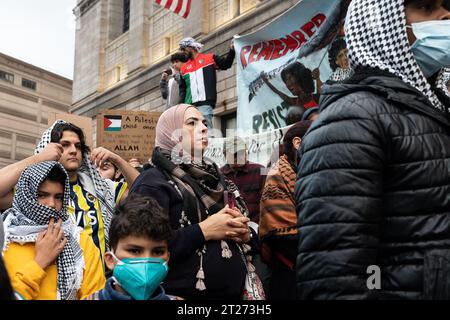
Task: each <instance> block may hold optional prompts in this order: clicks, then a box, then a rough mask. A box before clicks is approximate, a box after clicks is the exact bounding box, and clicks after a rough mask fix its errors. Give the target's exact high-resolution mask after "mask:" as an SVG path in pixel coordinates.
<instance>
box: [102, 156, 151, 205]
mask: <svg viewBox="0 0 450 320" xmlns="http://www.w3.org/2000/svg"><path fill="white" fill-rule="evenodd" d="M128 163H129V164H130V166H132V167H133V168H135V169H136V170H137V171H138V172H139V173H140V172H141V171H142V164H141V163H140V162H139V160H138V159H135V158H133V159H130V160H129V161H128ZM98 171H99V172H100V175H101V176H102V178H103V179H109V180H111V181H115V182H125V177H124V176H123V174H122V171H120V169H119V168H117V166H116V165H115V164H114V163H112V162H110V161H104V162H103V163H102V165H101V166H100V167H98ZM121 191H123V192H125V190H123V188H122V189H121ZM121 197H122V196H120V198H121Z"/></svg>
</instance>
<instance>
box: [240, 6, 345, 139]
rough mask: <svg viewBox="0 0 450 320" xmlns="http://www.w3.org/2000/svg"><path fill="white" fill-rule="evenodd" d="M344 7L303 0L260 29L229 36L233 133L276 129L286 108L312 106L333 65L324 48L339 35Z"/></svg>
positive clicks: (285, 117) (315, 104) (284, 117)
mask: <svg viewBox="0 0 450 320" xmlns="http://www.w3.org/2000/svg"><path fill="white" fill-rule="evenodd" d="M348 4H349V0H340V1H339V0H336V1H330V0H303V1H300V2H299V3H298V4H297V5H295V6H294V7H293V8H292V9H290V10H289V11H287V12H286V13H285V14H283V15H282V16H280V17H279V18H278V19H276V20H274V21H272V22H271V23H269V24H268V25H266V26H264V27H263V28H262V29H260V30H258V31H256V32H254V33H252V34H249V35H245V36H236V37H235V48H236V52H237V55H238V59H237V60H238V61H237V87H238V88H239V90H238V109H237V129H238V130H242V131H246V132H248V134H251V133H261V132H266V131H270V130H274V129H279V128H282V127H284V126H286V125H287V124H288V123H289V122H288V121H287V115H288V111H290V110H291V109H292V108H294V109H295V108H300V110H303V111H304V110H305V109H308V108H310V107H314V106H317V104H318V101H319V95H320V88H321V86H322V83H323V82H325V81H327V80H329V79H330V75H331V74H332V72H334V70H333V69H336V68H337V67H338V66H336V65H335V63H334V60H335V58H334V57H333V58H332V59H331V60H332V62H333V63H332V66H330V63H329V59H328V58H329V57H328V50H329V47H330V46H331V44H332V43H333V42H334V40H335V39H336V37H337V36H338V37H340V36H343V22H344V16H345V13H346V10H347V7H348ZM345 59H347V57H345ZM339 67H340V66H339ZM346 67H348V64H347V65H346V66H344V65H343V66H342V68H344V69H345V68H346ZM295 121H298V119H296V120H295Z"/></svg>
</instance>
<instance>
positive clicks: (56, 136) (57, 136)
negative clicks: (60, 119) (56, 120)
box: [50, 122, 89, 153]
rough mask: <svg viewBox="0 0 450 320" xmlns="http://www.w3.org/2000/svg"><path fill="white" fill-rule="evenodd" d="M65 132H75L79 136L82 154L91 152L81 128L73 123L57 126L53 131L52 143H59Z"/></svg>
mask: <svg viewBox="0 0 450 320" xmlns="http://www.w3.org/2000/svg"><path fill="white" fill-rule="evenodd" d="M64 131H72V132H75V133H76V134H77V135H78V138H79V139H80V143H81V152H82V153H85V152H89V147H88V146H87V145H86V138H85V137H84V132H83V130H82V129H81V128H80V127H77V126H76V125H74V124H73V123H69V122H67V123H61V124H57V125H55V127H54V128H53V130H52V134H51V137H50V141H51V142H55V143H59V141H61V138H62V136H63V134H64Z"/></svg>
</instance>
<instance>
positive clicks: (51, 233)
mask: <svg viewBox="0 0 450 320" xmlns="http://www.w3.org/2000/svg"><path fill="white" fill-rule="evenodd" d="M69 195H70V185H69V177H68V175H67V172H66V171H65V169H64V167H63V166H62V164H60V163H58V162H55V161H48V162H41V163H37V164H34V165H31V166H29V167H28V168H27V169H25V170H24V171H23V172H22V174H21V175H20V179H19V182H18V184H17V186H16V192H15V194H14V201H13V206H12V208H10V209H8V210H7V211H6V212H5V214H6V219H5V221H4V228H5V234H6V236H5V241H6V243H5V248H4V251H3V257H4V261H5V265H6V269H7V270H8V273H9V276H10V278H11V282H12V286H13V288H14V291H15V292H16V293H17V294H18V295H19V296H20V297H21V298H23V299H25V300H77V299H80V298H83V297H84V296H87V295H89V294H92V293H93V292H95V291H97V290H99V289H101V288H102V287H103V286H104V285H105V276H104V272H103V267H102V262H101V259H100V256H99V254H98V249H97V248H96V247H95V245H94V243H93V242H92V238H91V237H90V236H89V235H88V234H87V233H86V232H85V231H83V229H81V228H79V227H77V226H75V225H74V224H73V223H72V222H71V221H70V220H69V215H68V213H67V207H68V205H69Z"/></svg>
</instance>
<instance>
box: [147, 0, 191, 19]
mask: <svg viewBox="0 0 450 320" xmlns="http://www.w3.org/2000/svg"><path fill="white" fill-rule="evenodd" d="M155 2H156V3H157V4H159V5H160V6H163V7H164V8H166V9H169V10H170V11H173V12H175V13H176V14H178V15H180V16H182V17H183V18H184V19H186V18H187V17H188V15H189V12H190V11H191V2H192V0H155Z"/></svg>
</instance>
